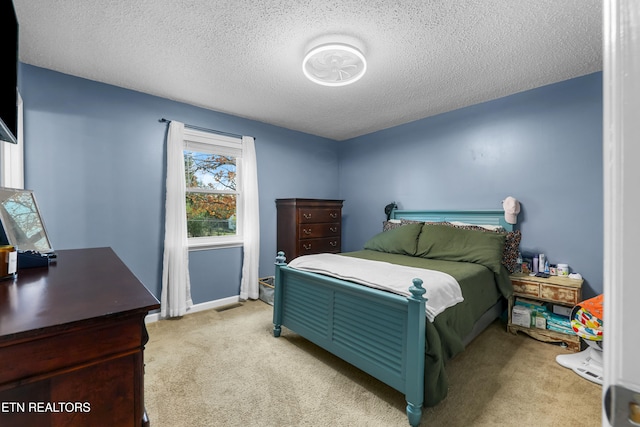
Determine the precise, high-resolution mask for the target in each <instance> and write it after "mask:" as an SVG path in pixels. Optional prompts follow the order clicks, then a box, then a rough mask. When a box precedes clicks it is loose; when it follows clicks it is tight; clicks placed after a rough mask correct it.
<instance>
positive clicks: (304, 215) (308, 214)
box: [302, 213, 311, 219]
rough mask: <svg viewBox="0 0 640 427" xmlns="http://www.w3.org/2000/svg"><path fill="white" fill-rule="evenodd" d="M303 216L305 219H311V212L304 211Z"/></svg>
mask: <svg viewBox="0 0 640 427" xmlns="http://www.w3.org/2000/svg"><path fill="white" fill-rule="evenodd" d="M302 216H303V217H305V219H311V214H310V213H303V214H302Z"/></svg>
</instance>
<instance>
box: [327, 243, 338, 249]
mask: <svg viewBox="0 0 640 427" xmlns="http://www.w3.org/2000/svg"><path fill="white" fill-rule="evenodd" d="M329 244H330V245H331V246H333V247H334V248H335V247H336V246H338V242H329Z"/></svg>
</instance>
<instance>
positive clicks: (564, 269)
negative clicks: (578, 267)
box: [558, 264, 569, 276]
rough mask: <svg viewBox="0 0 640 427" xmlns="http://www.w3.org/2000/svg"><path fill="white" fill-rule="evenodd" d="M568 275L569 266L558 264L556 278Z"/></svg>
mask: <svg viewBox="0 0 640 427" xmlns="http://www.w3.org/2000/svg"><path fill="white" fill-rule="evenodd" d="M568 275H569V264H558V276H568Z"/></svg>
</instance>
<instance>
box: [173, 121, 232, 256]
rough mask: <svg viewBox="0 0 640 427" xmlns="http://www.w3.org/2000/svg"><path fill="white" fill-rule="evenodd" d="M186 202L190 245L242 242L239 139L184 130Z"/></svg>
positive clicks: (225, 244)
mask: <svg viewBox="0 0 640 427" xmlns="http://www.w3.org/2000/svg"><path fill="white" fill-rule="evenodd" d="M183 153H184V169H185V187H186V188H185V206H186V213H187V237H188V241H189V247H190V248H203V247H218V246H235V245H239V244H242V227H241V225H242V218H241V212H242V209H241V208H242V203H243V197H242V196H243V195H242V192H241V188H242V187H241V185H240V184H241V182H240V180H241V162H240V160H241V158H242V141H241V139H239V138H233V137H228V136H223V135H217V134H213V133H209V132H205V131H201V130H196V129H191V128H185V130H184V151H183Z"/></svg>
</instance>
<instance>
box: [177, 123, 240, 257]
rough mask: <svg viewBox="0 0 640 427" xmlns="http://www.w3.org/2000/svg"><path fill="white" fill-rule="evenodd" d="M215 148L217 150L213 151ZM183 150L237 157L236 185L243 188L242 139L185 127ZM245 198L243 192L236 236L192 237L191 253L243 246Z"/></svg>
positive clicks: (238, 208)
mask: <svg viewBox="0 0 640 427" xmlns="http://www.w3.org/2000/svg"><path fill="white" fill-rule="evenodd" d="M214 147H215V149H212V148H214ZM183 149H184V150H193V151H199V152H205V153H207V152H209V153H214V154H222V155H230V156H234V157H236V158H237V159H238V161H237V163H236V171H237V177H238V182H236V185H237V186H238V188H242V185H241V184H242V182H241V179H242V171H241V163H242V162H241V160H242V139H240V138H233V137H230V136H225V135H218V134H214V133H210V132H206V131H202V130H198V129H192V128H188V127H185V129H184V141H183ZM183 179H184V178H183ZM243 198H244V195H243V194H242V192H240V193H239V197H238V199H237V200H236V202H237V204H236V220H237V222H236V235H235V236H211V237H190V238H188V239H187V244H188V245H189V251H202V250H208V249H222V248H233V247H239V246H243V244H244V240H243V238H242V234H243V233H242V215H241V212H242V207H243V205H242V204H243Z"/></svg>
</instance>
